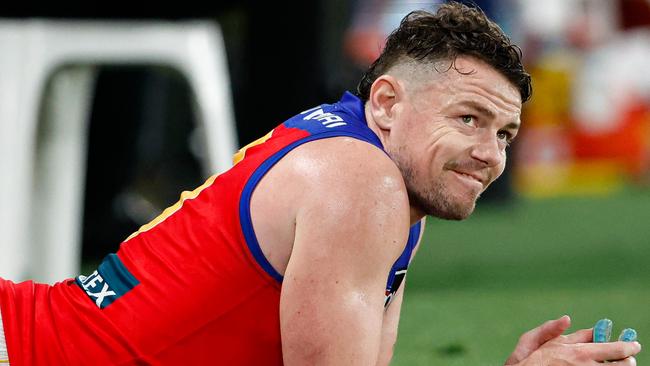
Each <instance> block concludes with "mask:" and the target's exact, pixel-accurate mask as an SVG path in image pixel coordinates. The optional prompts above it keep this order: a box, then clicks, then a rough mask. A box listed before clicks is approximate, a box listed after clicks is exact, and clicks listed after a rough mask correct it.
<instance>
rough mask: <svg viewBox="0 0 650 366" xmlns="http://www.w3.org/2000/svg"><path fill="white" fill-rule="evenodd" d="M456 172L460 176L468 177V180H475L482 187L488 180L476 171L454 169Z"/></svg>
mask: <svg viewBox="0 0 650 366" xmlns="http://www.w3.org/2000/svg"><path fill="white" fill-rule="evenodd" d="M452 171H453V172H454V173H456V174H458V175H459V176H461V177H463V178H465V179H468V180H474V181H476V182H477V183H479V184H481V186H482V187H485V183H486V181H487V179H486V178H484V177H483V176H482V175H480V174H478V173H474V172H464V171H460V170H452Z"/></svg>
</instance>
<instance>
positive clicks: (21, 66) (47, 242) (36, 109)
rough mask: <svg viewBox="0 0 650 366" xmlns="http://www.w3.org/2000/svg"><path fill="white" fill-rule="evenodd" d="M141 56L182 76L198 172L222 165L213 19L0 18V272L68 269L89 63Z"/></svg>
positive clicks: (226, 121) (222, 95)
mask: <svg viewBox="0 0 650 366" xmlns="http://www.w3.org/2000/svg"><path fill="white" fill-rule="evenodd" d="M149 64H155V65H164V66H168V67H172V68H174V69H175V70H177V71H178V72H179V73H181V74H182V75H184V76H185V77H186V78H187V80H188V84H189V86H190V88H191V90H192V94H193V97H194V100H195V106H196V109H195V113H196V114H197V116H196V117H197V118H196V119H197V121H198V123H199V127H200V128H201V129H202V130H203V132H204V137H205V142H206V143H205V146H206V148H207V151H206V156H207V159H206V161H205V166H204V167H203V169H204V173H206V175H207V174H208V172H209V173H215V172H221V171H224V170H226V169H227V168H228V167H230V165H231V156H232V154H233V153H234V152H235V150H236V146H237V143H236V137H235V129H234V119H233V114H232V103H231V96H230V89H229V78H228V71H227V66H226V60H225V48H224V45H223V39H222V36H221V32H220V30H219V28H218V26H217V25H216V24H214V23H213V22H208V21H189V22H173V23H172V22H149V21H146V22H144V21H143V22H133V21H129V22H124V21H110V22H96V21H52V20H24V21H23V20H0V202H1V204H0V276H2V277H3V278H6V279H11V280H14V281H17V280H22V279H25V278H33V279H36V280H38V281H41V282H47V283H52V282H54V281H58V280H62V279H64V278H67V277H70V276H74V275H76V274H77V272H78V271H79V265H80V259H81V258H80V257H81V256H80V252H81V244H80V243H81V241H80V239H81V222H82V207H83V203H82V200H83V192H84V180H85V163H86V138H87V127H88V120H89V118H88V117H89V109H90V108H89V107H90V101H91V94H92V91H93V86H94V80H95V73H96V72H95V70H96V66H97V65H149ZM48 81H49V85H50V86H49V88H50V89H49V93H48V95H49V98H48V100H47V101H45V104H43V103H44V101H43V100H42V99H43V98H42V97H43V95H44V89H45V87H46V85H47V84H48ZM43 122H46V123H45V125H46V126H48V129H47V131H44V132H46V133H42V134H41V136H40V137H39V140H38V141H39V143H38V146H37V133H38V129H39V125H41V124H42V123H43ZM37 147H38V151H37Z"/></svg>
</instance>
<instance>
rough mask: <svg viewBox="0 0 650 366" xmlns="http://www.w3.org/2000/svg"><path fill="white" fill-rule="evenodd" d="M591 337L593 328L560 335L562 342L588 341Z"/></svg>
mask: <svg viewBox="0 0 650 366" xmlns="http://www.w3.org/2000/svg"><path fill="white" fill-rule="evenodd" d="M592 337H593V328H589V329H580V330H578V331H576V332H574V333H571V334H567V335H565V336H563V337H562V343H588V342H591V340H592Z"/></svg>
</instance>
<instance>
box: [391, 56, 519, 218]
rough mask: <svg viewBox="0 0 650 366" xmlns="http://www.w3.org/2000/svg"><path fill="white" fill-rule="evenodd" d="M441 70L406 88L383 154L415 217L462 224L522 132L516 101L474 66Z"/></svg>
mask: <svg viewBox="0 0 650 366" xmlns="http://www.w3.org/2000/svg"><path fill="white" fill-rule="evenodd" d="M438 69H441V68H440V67H438ZM445 70H447V69H446V67H445V68H442V69H441V71H440V72H433V73H432V75H433V76H429V77H428V78H426V79H425V80H424V81H415V82H408V81H407V82H406V84H405V85H406V86H405V89H404V93H403V96H402V98H401V99H400V101H399V102H398V103H399V104H400V105H399V106H397V105H396V107H398V108H395V109H394V112H395V113H394V116H393V118H394V119H395V121H394V123H393V124H392V127H391V131H390V137H389V138H388V139H387V140H386V142H387V144H388V146H386V148H387V150H388V152H389V154H390V155H391V157H392V158H393V160H394V161H395V162H396V164H397V165H398V167H399V169H400V170H401V172H402V175H403V176H404V180H405V183H406V186H407V189H408V192H409V199H410V202H411V206H412V207H413V208H414V209H416V210H417V211H419V212H420V213H422V214H429V215H433V216H437V217H440V218H445V219H454V220H461V219H464V218H467V217H468V216H469V215H470V214H471V213H472V212H473V210H474V207H475V203H476V200H477V198H478V197H479V195H480V194H481V193H482V192H483V191H484V190H485V189H486V188H487V187H488V185H490V183H492V182H493V181H494V180H495V179H496V178H498V177H499V176H500V175H501V173H502V172H503V169H504V167H505V164H506V147H507V146H508V144H509V142H510V141H511V140H512V139H513V138H514V137H515V136H516V134H517V131H518V128H519V125H520V118H519V117H520V113H521V97H520V94H519V91H518V90H517V89H516V88H515V87H514V86H513V85H512V84H511V83H510V82H509V81H508V80H507V79H506V78H505V77H504V76H503V75H501V74H500V73H499V72H497V71H496V70H494V69H493V68H492V67H490V66H489V65H487V64H485V63H483V62H481V61H479V60H477V59H474V58H470V57H458V58H457V59H456V61H455V66H454V67H452V68H450V69H449V70H447V71H445Z"/></svg>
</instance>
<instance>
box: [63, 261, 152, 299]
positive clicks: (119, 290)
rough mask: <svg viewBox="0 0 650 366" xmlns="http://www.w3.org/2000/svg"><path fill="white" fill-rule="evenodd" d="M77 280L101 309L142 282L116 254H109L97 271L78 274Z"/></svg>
mask: <svg viewBox="0 0 650 366" xmlns="http://www.w3.org/2000/svg"><path fill="white" fill-rule="evenodd" d="M75 282H76V283H77V285H79V287H81V289H82V290H84V291H85V292H86V294H87V295H88V297H89V298H90V299H91V300H92V301H93V302H94V303H95V305H97V307H98V308H100V309H103V308H105V307H107V306H108V305H110V304H112V303H113V302H114V301H115V300H117V299H119V298H120V297H121V296H123V295H124V294H126V293H127V292H129V291H131V289H133V288H134V287H135V286H136V285H138V284H139V283H140V282H139V281H138V280H137V279H136V278H135V277H134V276H133V275H132V274H131V272H129V270H128V269H126V267H125V266H124V264H123V263H122V261H121V260H120V258H119V257H118V256H117V255H115V254H109V255H107V256H106V258H104V260H103V261H102V263H101V264H100V265H99V268H97V270H96V271H94V272H93V273H92V274H90V275H89V276H78V277H77V278H75Z"/></svg>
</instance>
